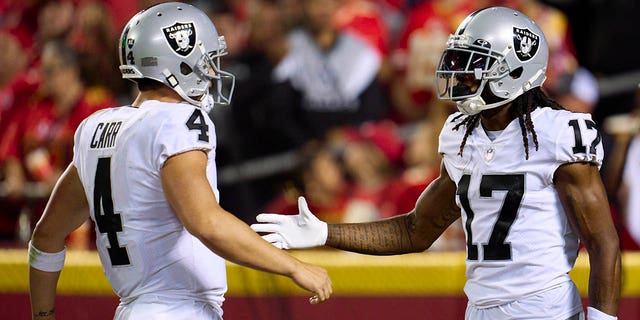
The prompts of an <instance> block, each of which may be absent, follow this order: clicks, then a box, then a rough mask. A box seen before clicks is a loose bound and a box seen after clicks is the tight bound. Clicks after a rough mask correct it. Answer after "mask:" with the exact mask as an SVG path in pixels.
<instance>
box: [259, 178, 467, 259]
mask: <svg viewBox="0 0 640 320" xmlns="http://www.w3.org/2000/svg"><path fill="white" fill-rule="evenodd" d="M455 194H456V185H455V183H454V182H453V181H452V180H451V178H449V175H448V173H447V171H446V169H445V168H444V166H441V169H440V176H439V177H438V178H437V179H436V180H434V181H433V182H432V183H431V184H430V185H429V186H428V187H427V188H426V189H425V190H424V191H423V192H422V195H420V197H419V198H418V201H417V202H416V206H415V208H414V209H413V210H412V211H411V212H409V213H406V214H403V215H400V216H395V217H392V218H389V219H385V220H379V221H374V222H364V223H347V224H330V225H327V224H326V223H325V222H323V221H320V220H318V218H316V217H315V216H314V215H313V214H312V213H311V211H309V209H308V207H307V203H306V201H305V200H304V198H302V197H301V198H300V199H299V201H298V208H299V210H300V213H299V214H298V215H295V216H290V215H280V214H271V213H263V214H260V215H258V216H257V217H256V220H257V221H258V222H259V223H257V224H254V225H252V226H251V228H253V230H254V231H256V232H265V233H268V234H266V235H264V236H263V238H265V239H266V240H267V241H269V242H271V243H273V244H274V245H275V246H276V247H278V248H283V249H300V248H310V247H316V246H321V245H327V246H330V247H334V248H337V249H342V250H347V251H353V252H359V253H366V254H373V255H392V254H402V253H410V252H421V251H424V250H426V249H427V248H429V247H430V246H431V244H432V243H433V242H434V241H435V240H436V239H437V238H438V237H439V236H440V235H441V234H442V233H443V232H444V230H445V229H447V227H449V225H451V223H453V222H454V221H456V219H458V218H459V217H460V209H459V208H458V207H457V205H456V203H455Z"/></svg>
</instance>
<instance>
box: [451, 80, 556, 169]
mask: <svg viewBox="0 0 640 320" xmlns="http://www.w3.org/2000/svg"><path fill="white" fill-rule="evenodd" d="M538 107H540V108H551V109H555V110H564V109H565V108H564V107H563V106H561V105H560V104H559V103H557V102H555V101H554V100H553V99H551V98H549V97H548V96H547V95H546V94H545V93H544V92H543V91H542V89H540V87H536V88H533V89H531V90H529V91H527V92H525V93H524V94H522V95H520V96H519V97H517V98H515V99H514V100H513V102H512V107H511V112H512V115H513V116H514V117H517V118H518V121H519V122H520V131H521V132H522V142H523V143H524V150H525V159H527V160H529V139H527V131H528V132H531V136H532V137H533V143H534V144H535V147H536V150H538V135H537V134H536V131H535V130H534V127H533V121H531V111H533V110H535V109H536V108H538ZM462 116H464V115H462V114H461V115H459V116H457V117H455V118H454V119H453V120H456V119H458V118H460V117H462ZM479 121H480V114H479V113H478V114H474V115H471V116H467V117H466V118H464V119H463V120H462V121H461V122H460V123H458V124H457V125H456V126H454V127H453V130H458V129H459V128H460V127H461V126H463V125H464V126H465V130H466V131H465V133H464V137H463V138H462V143H460V151H458V155H459V156H462V151H463V150H464V146H465V144H467V138H468V137H469V136H470V135H471V132H473V129H474V128H475V127H476V126H477V125H478V122H479Z"/></svg>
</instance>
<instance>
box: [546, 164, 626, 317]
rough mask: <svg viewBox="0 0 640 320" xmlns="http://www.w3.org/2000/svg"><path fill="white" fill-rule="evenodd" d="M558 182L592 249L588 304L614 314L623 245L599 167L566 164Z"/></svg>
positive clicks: (570, 213) (569, 211)
mask: <svg viewBox="0 0 640 320" xmlns="http://www.w3.org/2000/svg"><path fill="white" fill-rule="evenodd" d="M555 184H556V188H557V190H558V194H559V195H560V200H561V202H562V205H563V207H564V209H565V211H566V213H567V216H568V218H569V221H570V222H571V224H572V228H573V229H574V231H575V232H577V233H578V235H579V236H580V239H581V241H582V242H583V244H584V246H585V248H586V249H587V251H588V252H589V263H590V266H591V273H590V277H589V303H590V305H591V306H592V307H594V308H596V309H599V310H600V311H602V312H605V313H608V314H610V315H614V314H616V313H617V311H618V303H619V299H620V272H621V271H620V267H621V262H620V248H619V244H618V236H617V234H616V230H615V227H614V225H613V222H612V220H611V215H610V213H609V206H608V201H607V196H606V192H605V189H604V186H603V184H602V181H601V178H600V174H599V172H598V169H597V167H596V166H595V165H593V164H589V163H572V164H567V165H563V166H561V167H560V168H558V170H557V171H556V173H555Z"/></svg>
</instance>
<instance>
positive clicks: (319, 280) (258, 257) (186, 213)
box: [161, 150, 332, 303]
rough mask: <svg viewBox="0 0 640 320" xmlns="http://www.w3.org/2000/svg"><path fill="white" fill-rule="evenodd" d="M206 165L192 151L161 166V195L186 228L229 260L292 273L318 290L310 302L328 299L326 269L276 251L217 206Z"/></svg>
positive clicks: (203, 157)
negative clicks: (162, 191) (162, 193)
mask: <svg viewBox="0 0 640 320" xmlns="http://www.w3.org/2000/svg"><path fill="white" fill-rule="evenodd" d="M206 166H207V155H206V154H205V153H204V152H202V151H199V150H195V151H189V152H185V153H181V154H178V155H175V156H173V157H171V158H169V159H168V160H167V161H166V162H165V164H164V167H163V168H162V171H161V178H162V187H163V190H164V193H165V195H166V197H167V200H168V201H169V203H170V204H171V206H172V207H173V209H174V210H175V212H176V214H177V216H178V218H179V219H180V221H181V222H182V224H183V225H184V226H185V228H186V229H187V230H188V231H189V232H190V233H191V234H193V235H194V236H196V237H197V238H198V239H200V241H202V243H203V244H205V245H206V246H207V247H208V248H209V249H211V250H212V251H213V252H215V253H216V254H218V255H220V256H221V257H223V258H225V259H227V260H229V261H232V262H234V263H237V264H240V265H243V266H246V267H250V268H253V269H257V270H261V271H267V272H271V273H276V274H279V275H284V276H287V277H290V278H291V279H292V280H293V281H294V282H295V283H296V284H298V285H299V286H300V287H302V288H304V289H306V290H309V291H311V292H314V293H315V294H316V296H314V297H313V298H312V300H311V303H318V302H322V301H324V300H326V299H328V298H329V296H330V295H331V291H332V289H331V280H330V279H329V276H328V274H327V272H326V271H325V270H324V269H323V268H320V267H318V266H314V265H310V264H307V263H304V262H302V261H299V260H297V259H295V258H294V257H292V256H291V255H289V254H287V253H286V252H284V251H282V250H278V249H276V248H275V247H273V246H272V245H271V244H269V243H268V242H266V241H264V240H263V239H262V238H260V236H258V235H257V234H256V233H255V232H253V230H251V228H249V226H247V225H246V224H245V223H244V222H242V221H241V220H239V219H238V218H236V217H235V216H234V215H232V214H231V213H229V212H227V211H226V210H224V209H223V208H222V207H220V205H219V204H218V202H217V201H216V198H215V194H214V193H213V190H212V189H211V186H210V184H209V181H208V179H207V175H206Z"/></svg>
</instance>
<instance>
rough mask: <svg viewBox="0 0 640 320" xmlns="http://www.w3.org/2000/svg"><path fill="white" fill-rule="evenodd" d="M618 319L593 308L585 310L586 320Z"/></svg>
mask: <svg viewBox="0 0 640 320" xmlns="http://www.w3.org/2000/svg"><path fill="white" fill-rule="evenodd" d="M616 319H618V317H614V316H610V315H608V314H606V313H604V312H602V311H600V310H598V309H596V308H594V307H588V308H587V320H616Z"/></svg>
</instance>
